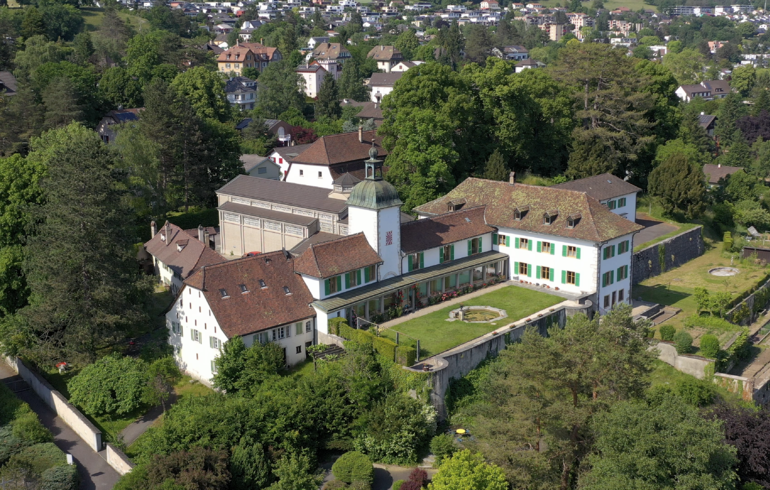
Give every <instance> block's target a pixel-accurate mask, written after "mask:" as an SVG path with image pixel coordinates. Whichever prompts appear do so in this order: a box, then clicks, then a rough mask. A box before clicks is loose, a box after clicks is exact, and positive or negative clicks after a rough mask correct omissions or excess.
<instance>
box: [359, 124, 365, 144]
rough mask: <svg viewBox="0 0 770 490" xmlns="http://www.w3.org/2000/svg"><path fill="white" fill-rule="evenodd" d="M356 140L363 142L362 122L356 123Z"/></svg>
mask: <svg viewBox="0 0 770 490" xmlns="http://www.w3.org/2000/svg"><path fill="white" fill-rule="evenodd" d="M358 142H359V143H363V142H364V125H363V124H359V125H358Z"/></svg>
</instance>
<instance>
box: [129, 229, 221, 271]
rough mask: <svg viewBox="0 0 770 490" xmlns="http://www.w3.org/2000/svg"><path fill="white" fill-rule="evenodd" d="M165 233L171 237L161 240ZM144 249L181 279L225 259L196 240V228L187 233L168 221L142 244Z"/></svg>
mask: <svg viewBox="0 0 770 490" xmlns="http://www.w3.org/2000/svg"><path fill="white" fill-rule="evenodd" d="M167 234H168V235H169V236H170V237H171V238H170V239H169V240H166V241H163V240H162V238H163V237H165V236H166V235H167ZM180 247H181V248H182V249H181V251H180V250H179V248H180ZM144 249H145V250H147V253H149V254H150V255H152V256H153V257H155V258H156V259H158V260H160V261H161V262H163V263H164V264H166V265H167V266H168V267H170V268H171V269H172V270H173V271H174V272H175V273H177V274H179V275H180V276H181V277H182V279H185V278H187V277H189V276H190V274H192V273H193V272H195V271H196V270H198V269H199V268H200V267H202V266H204V265H212V264H218V263H220V262H224V261H225V259H224V258H223V257H222V256H221V255H219V254H218V253H216V252H215V251H213V250H212V249H210V248H209V247H206V246H205V245H204V244H203V243H202V242H200V241H198V234H197V230H195V233H194V234H193V233H187V232H186V231H184V230H182V229H181V228H179V227H178V226H176V225H174V224H171V223H169V222H168V221H166V223H165V224H164V225H163V227H162V228H160V229H159V230H158V232H157V233H156V234H155V236H154V237H152V238H151V239H150V241H148V242H147V243H145V244H144Z"/></svg>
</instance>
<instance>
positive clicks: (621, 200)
mask: <svg viewBox="0 0 770 490" xmlns="http://www.w3.org/2000/svg"><path fill="white" fill-rule="evenodd" d="M601 203H602V204H604V205H605V206H607V207H608V208H609V209H610V211H612V212H613V213H615V214H617V215H619V216H622V217H623V218H626V219H627V220H629V221H633V222H634V223H636V193H635V192H632V193H630V194H626V195H624V196H618V197H613V198H612V199H607V200H605V201H601Z"/></svg>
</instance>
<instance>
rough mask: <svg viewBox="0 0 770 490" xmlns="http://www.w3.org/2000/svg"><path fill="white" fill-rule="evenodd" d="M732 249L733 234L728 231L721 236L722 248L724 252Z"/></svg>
mask: <svg viewBox="0 0 770 490" xmlns="http://www.w3.org/2000/svg"><path fill="white" fill-rule="evenodd" d="M732 249H733V236H732V234H731V233H730V232H729V231H726V232H725V235H724V237H723V238H722V250H724V251H725V252H730V251H731V250H732Z"/></svg>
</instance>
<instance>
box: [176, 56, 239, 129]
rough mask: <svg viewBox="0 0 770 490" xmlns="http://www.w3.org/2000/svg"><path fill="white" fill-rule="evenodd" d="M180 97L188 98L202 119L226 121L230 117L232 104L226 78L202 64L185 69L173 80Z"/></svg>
mask: <svg viewBox="0 0 770 490" xmlns="http://www.w3.org/2000/svg"><path fill="white" fill-rule="evenodd" d="M171 88H173V89H174V90H176V92H177V94H179V97H182V98H184V99H187V101H188V102H189V103H190V105H192V107H193V109H194V110H195V113H196V114H197V115H198V117H199V118H201V119H215V120H217V121H219V122H225V121H227V120H229V119H230V114H231V106H230V102H229V101H228V100H227V94H225V80H224V79H223V78H222V75H220V74H219V73H218V72H212V71H210V70H208V69H206V68H204V67H202V66H197V67H195V68H191V69H189V70H187V71H184V72H182V73H180V74H179V75H177V76H176V78H175V79H174V81H173V82H171Z"/></svg>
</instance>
